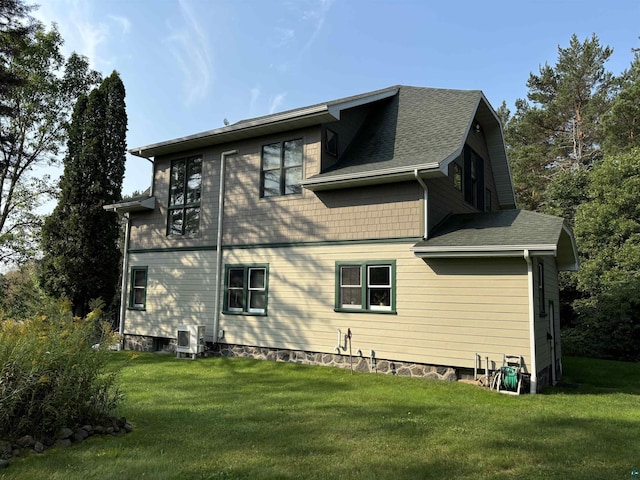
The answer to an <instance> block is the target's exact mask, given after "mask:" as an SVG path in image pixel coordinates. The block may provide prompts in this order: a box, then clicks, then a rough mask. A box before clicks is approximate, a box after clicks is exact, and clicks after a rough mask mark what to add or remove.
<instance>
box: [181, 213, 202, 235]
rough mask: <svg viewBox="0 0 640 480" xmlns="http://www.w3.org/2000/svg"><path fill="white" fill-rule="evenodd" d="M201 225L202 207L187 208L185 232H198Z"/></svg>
mask: <svg viewBox="0 0 640 480" xmlns="http://www.w3.org/2000/svg"><path fill="white" fill-rule="evenodd" d="M199 225H200V208H199V207H196V208H186V209H185V224H184V233H198V226H199Z"/></svg>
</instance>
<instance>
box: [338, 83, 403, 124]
mask: <svg viewBox="0 0 640 480" xmlns="http://www.w3.org/2000/svg"><path fill="white" fill-rule="evenodd" d="M398 91H399V89H398V88H394V89H391V90H388V91H386V92H380V93H376V94H374V95H368V96H366V97H361V98H358V99H356V100H351V101H348V102H342V103H336V104H334V105H331V106H330V107H329V113H330V114H331V115H333V116H334V117H336V120H340V114H341V113H342V110H347V109H350V108H354V107H359V106H361V105H366V104H368V103H373V102H377V101H378V100H384V99H385V98H389V97H393V96H395V95H397V94H398Z"/></svg>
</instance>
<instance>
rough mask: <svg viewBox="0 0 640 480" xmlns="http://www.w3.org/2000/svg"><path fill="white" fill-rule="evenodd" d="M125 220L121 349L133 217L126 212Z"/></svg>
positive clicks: (122, 347) (121, 291) (120, 331)
mask: <svg viewBox="0 0 640 480" xmlns="http://www.w3.org/2000/svg"><path fill="white" fill-rule="evenodd" d="M124 218H125V219H126V220H127V223H126V225H125V230H124V253H123V254H122V283H121V285H120V289H121V290H120V327H119V328H118V333H119V334H120V348H121V349H124V318H125V313H126V311H127V278H128V274H129V231H130V228H131V217H130V216H129V212H125V214H124Z"/></svg>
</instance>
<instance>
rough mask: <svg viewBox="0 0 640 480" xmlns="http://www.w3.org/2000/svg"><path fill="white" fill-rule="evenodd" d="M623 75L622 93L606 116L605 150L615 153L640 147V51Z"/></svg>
mask: <svg viewBox="0 0 640 480" xmlns="http://www.w3.org/2000/svg"><path fill="white" fill-rule="evenodd" d="M634 51H635V58H634V60H633V62H632V63H631V67H630V68H629V69H628V70H627V71H625V72H624V73H623V75H622V86H621V90H620V93H619V94H618V95H617V97H616V98H615V100H614V101H613V103H612V104H611V110H610V111H609V112H608V113H607V114H606V115H605V117H604V120H603V123H604V131H605V136H606V138H605V142H604V145H605V149H606V150H607V151H608V152H611V153H614V152H618V151H621V150H626V149H629V148H635V147H640V51H638V50H637V49H636V50H634Z"/></svg>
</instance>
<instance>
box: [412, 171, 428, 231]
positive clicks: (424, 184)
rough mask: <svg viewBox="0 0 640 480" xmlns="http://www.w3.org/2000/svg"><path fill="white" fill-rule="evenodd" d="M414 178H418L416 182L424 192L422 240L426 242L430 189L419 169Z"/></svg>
mask: <svg viewBox="0 0 640 480" xmlns="http://www.w3.org/2000/svg"><path fill="white" fill-rule="evenodd" d="M413 176H414V177H416V180H417V181H418V183H419V184H420V186H421V187H422V189H423V190H424V207H423V210H424V233H423V235H422V238H423V239H425V240H426V239H428V238H429V189H428V188H427V184H426V183H424V180H422V178H420V175H419V174H418V169H417V168H416V169H415V170H414V171H413Z"/></svg>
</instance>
